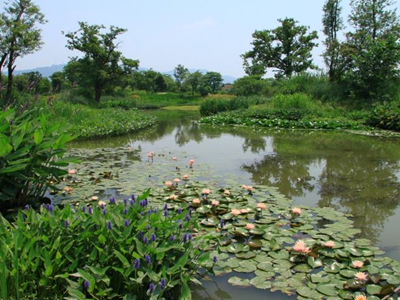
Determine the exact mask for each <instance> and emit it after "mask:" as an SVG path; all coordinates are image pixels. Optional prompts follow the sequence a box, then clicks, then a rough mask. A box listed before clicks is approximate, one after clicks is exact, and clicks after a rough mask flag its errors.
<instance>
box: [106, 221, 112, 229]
mask: <svg viewBox="0 0 400 300" xmlns="http://www.w3.org/2000/svg"><path fill="white" fill-rule="evenodd" d="M107 229H108V230H112V223H111V221H107Z"/></svg>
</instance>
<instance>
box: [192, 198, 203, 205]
mask: <svg viewBox="0 0 400 300" xmlns="http://www.w3.org/2000/svg"><path fill="white" fill-rule="evenodd" d="M200 202H201V201H200V199H198V198H196V199H193V201H192V203H193V204H194V205H196V206H198V205H199V204H200Z"/></svg>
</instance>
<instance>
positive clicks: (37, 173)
mask: <svg viewBox="0 0 400 300" xmlns="http://www.w3.org/2000/svg"><path fill="white" fill-rule="evenodd" d="M33 114H34V112H32V111H27V112H25V113H23V114H22V115H21V116H17V115H16V114H15V111H14V110H8V111H2V112H0V210H5V209H7V208H11V207H15V206H22V205H25V204H26V203H36V202H38V201H40V198H41V197H43V196H44V194H45V192H46V191H47V190H48V189H50V190H51V189H55V188H54V187H53V186H52V185H51V183H50V181H53V180H59V179H60V176H61V175H64V174H65V171H64V170H63V169H61V167H65V166H66V165H68V161H67V160H63V159H62V157H63V155H64V154H65V152H66V143H67V142H69V141H71V140H73V137H72V136H71V135H70V134H67V133H66V131H67V129H68V128H67V127H66V126H64V124H62V123H59V124H54V125H52V124H50V122H49V120H48V116H46V115H44V114H40V116H39V117H34V115H33Z"/></svg>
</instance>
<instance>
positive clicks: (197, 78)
mask: <svg viewBox="0 0 400 300" xmlns="http://www.w3.org/2000/svg"><path fill="white" fill-rule="evenodd" d="M202 77H203V74H201V72H200V71H199V70H197V71H196V72H193V73H189V75H188V76H187V77H186V80H185V84H187V85H189V86H190V88H191V90H192V96H194V93H195V92H196V91H197V89H198V88H199V86H200V84H201V81H202Z"/></svg>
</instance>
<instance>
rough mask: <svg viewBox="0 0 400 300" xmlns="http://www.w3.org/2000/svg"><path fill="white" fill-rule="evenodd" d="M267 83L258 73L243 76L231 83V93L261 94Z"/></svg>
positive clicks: (239, 94)
mask: <svg viewBox="0 0 400 300" xmlns="http://www.w3.org/2000/svg"><path fill="white" fill-rule="evenodd" d="M266 88H267V83H266V81H265V80H264V79H262V78H260V76H258V75H253V76H245V77H242V78H239V79H236V80H235V82H234V83H233V93H234V94H235V95H238V96H251V95H262V94H263V91H264V90H265V89H266Z"/></svg>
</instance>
